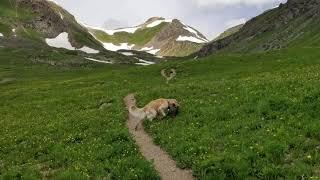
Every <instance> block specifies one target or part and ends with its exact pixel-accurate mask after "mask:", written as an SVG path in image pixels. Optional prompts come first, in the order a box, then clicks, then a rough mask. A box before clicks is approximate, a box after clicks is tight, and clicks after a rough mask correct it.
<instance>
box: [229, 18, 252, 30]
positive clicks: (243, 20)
mask: <svg viewBox="0 0 320 180" xmlns="http://www.w3.org/2000/svg"><path fill="white" fill-rule="evenodd" d="M246 21H247V20H246V18H240V19H231V20H230V21H227V22H226V24H225V25H226V28H231V27H234V26H237V25H239V24H244V23H246Z"/></svg>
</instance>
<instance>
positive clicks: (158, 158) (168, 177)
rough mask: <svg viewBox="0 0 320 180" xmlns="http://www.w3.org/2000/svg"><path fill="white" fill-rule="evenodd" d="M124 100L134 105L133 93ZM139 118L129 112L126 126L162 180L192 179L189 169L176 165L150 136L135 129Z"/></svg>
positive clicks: (129, 104)
mask: <svg viewBox="0 0 320 180" xmlns="http://www.w3.org/2000/svg"><path fill="white" fill-rule="evenodd" d="M124 102H125V104H126V106H127V108H128V107H130V106H132V105H136V99H135V97H134V95H133V94H129V95H128V96H126V97H125V98H124ZM138 121H139V119H137V118H136V117H134V116H133V115H131V114H130V113H129V115H128V121H127V126H128V128H129V132H130V133H131V135H132V137H133V138H134V140H135V141H136V144H137V145H138V146H139V149H140V151H141V153H142V155H143V156H144V157H145V158H146V159H147V160H148V161H150V162H152V163H153V165H154V167H155V169H156V170H157V171H158V173H159V175H160V177H161V179H163V180H194V179H195V178H194V177H193V176H192V172H191V171H187V170H183V169H180V168H178V167H177V165H176V163H175V161H174V160H172V159H171V157H170V156H169V155H168V153H166V152H165V151H163V150H162V149H161V148H160V147H158V146H156V145H155V144H154V143H153V140H152V138H151V137H150V136H149V135H148V134H147V133H146V132H145V130H144V129H143V127H142V129H141V130H138V131H136V130H135V126H136V124H137V122H138Z"/></svg>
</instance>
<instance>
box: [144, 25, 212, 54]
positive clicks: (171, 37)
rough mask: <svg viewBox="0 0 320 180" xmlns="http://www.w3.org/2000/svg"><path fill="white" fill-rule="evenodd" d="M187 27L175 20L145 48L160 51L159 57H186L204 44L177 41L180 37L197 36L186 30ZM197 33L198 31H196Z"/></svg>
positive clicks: (202, 36)
mask: <svg viewBox="0 0 320 180" xmlns="http://www.w3.org/2000/svg"><path fill="white" fill-rule="evenodd" d="M185 27H186V26H185V25H184V24H182V23H181V22H180V21H179V20H177V19H174V20H173V21H172V23H169V24H168V25H167V26H165V27H164V28H163V29H162V30H161V31H159V32H158V33H157V35H156V36H154V37H153V38H152V40H151V41H150V42H148V43H147V44H146V45H145V46H146V47H151V46H153V47H154V48H156V49H160V51H159V55H161V56H186V55H189V54H188V53H192V52H195V51H197V50H199V49H200V48H201V47H202V46H203V44H197V43H194V42H190V41H177V39H178V37H179V36H187V37H194V36H195V35H194V34H193V33H191V32H190V31H188V30H186V29H185ZM195 31H196V30H195ZM196 32H197V33H198V35H199V36H200V37H201V38H203V39H206V37H205V36H204V35H202V34H201V33H200V32H198V31H196Z"/></svg>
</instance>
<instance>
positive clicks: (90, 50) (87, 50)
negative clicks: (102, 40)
mask: <svg viewBox="0 0 320 180" xmlns="http://www.w3.org/2000/svg"><path fill="white" fill-rule="evenodd" d="M77 50H80V51H83V52H85V53H87V54H98V53H99V52H100V51H99V50H95V49H92V48H89V47H87V46H83V47H82V48H80V49H77Z"/></svg>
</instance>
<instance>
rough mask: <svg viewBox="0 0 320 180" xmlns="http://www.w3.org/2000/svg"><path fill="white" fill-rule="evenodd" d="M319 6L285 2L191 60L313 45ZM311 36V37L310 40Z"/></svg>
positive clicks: (301, 0)
mask: <svg viewBox="0 0 320 180" xmlns="http://www.w3.org/2000/svg"><path fill="white" fill-rule="evenodd" d="M319 16H320V2H319V1H317V0H288V1H287V3H285V4H280V5H279V7H277V8H274V9H271V10H268V11H266V12H264V13H263V14H261V15H259V16H257V17H254V18H252V19H251V20H249V21H248V22H247V23H245V25H244V26H243V27H242V28H241V29H240V30H239V31H238V32H236V33H234V34H232V35H231V36H228V37H225V38H223V39H220V40H218V41H214V42H211V43H208V44H206V45H205V46H204V47H203V48H202V49H201V50H200V51H199V52H198V53H195V56H199V57H203V56H207V55H210V54H213V53H216V52H218V51H221V50H227V51H230V52H254V51H256V52H257V51H269V50H276V49H281V48H285V47H288V46H293V45H295V44H299V43H297V42H301V43H300V45H303V44H304V45H307V44H306V43H307V42H308V43H309V46H311V45H314V43H315V42H314V41H315V40H316V39H318V33H316V32H317V31H318V30H319V26H318V24H319ZM311 36H313V37H311Z"/></svg>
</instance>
